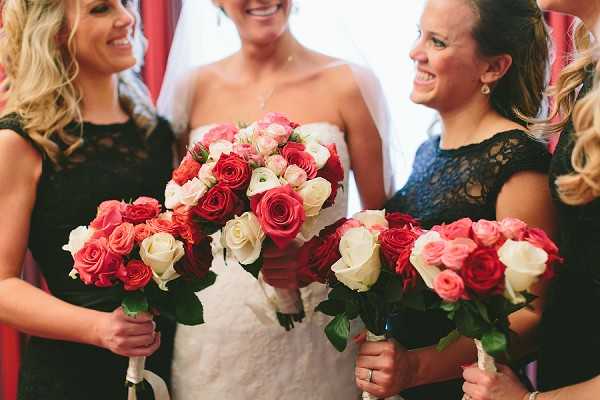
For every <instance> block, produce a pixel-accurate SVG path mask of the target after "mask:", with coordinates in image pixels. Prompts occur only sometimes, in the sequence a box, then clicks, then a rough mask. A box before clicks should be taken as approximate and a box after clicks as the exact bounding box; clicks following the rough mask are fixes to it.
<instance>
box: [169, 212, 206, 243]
mask: <svg viewBox="0 0 600 400" xmlns="http://www.w3.org/2000/svg"><path fill="white" fill-rule="evenodd" d="M172 218H173V222H175V223H176V224H177V226H178V227H179V236H180V237H181V238H182V239H183V240H185V241H186V242H187V243H192V244H195V243H198V242H199V241H200V240H201V239H202V237H203V235H202V232H201V231H200V229H199V228H198V226H197V225H196V224H195V223H194V221H192V211H191V209H190V208H188V207H185V206H181V207H177V208H176V209H175V210H173V216H172Z"/></svg>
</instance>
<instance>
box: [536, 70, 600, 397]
mask: <svg viewBox="0 0 600 400" xmlns="http://www.w3.org/2000/svg"><path fill="white" fill-rule="evenodd" d="M592 70H593V68H592ZM592 82H593V73H592V72H590V77H589V79H587V81H586V82H585V84H584V87H583V89H582V90H581V92H580V95H579V97H580V98H582V97H583V96H584V95H585V94H586V93H587V92H588V91H589V89H590V88H591V87H592ZM574 139H575V135H574V132H573V125H572V124H570V125H569V126H568V127H567V129H566V130H565V131H564V132H563V133H561V135H560V140H559V142H558V145H557V148H556V150H555V153H554V156H553V158H552V163H551V167H550V176H549V178H550V186H551V190H552V196H553V198H554V203H555V205H556V209H557V211H558V222H559V238H558V239H559V240H558V245H559V248H560V252H561V255H562V256H563V257H564V259H565V262H564V264H563V265H562V266H561V267H560V268H559V269H558V272H559V273H558V276H557V277H556V279H554V281H553V282H552V285H551V288H550V292H549V295H548V301H547V302H546V305H545V309H544V314H543V316H542V327H541V330H540V332H541V333H540V337H541V343H542V346H541V348H540V355H539V367H538V371H539V372H538V375H539V385H540V388H541V389H542V390H551V389H556V388H559V387H562V386H567V385H573V384H576V383H579V382H582V381H585V380H588V379H591V378H593V377H595V376H597V375H600V310H599V309H598V307H600V253H599V252H600V199H598V198H596V199H595V200H593V201H592V202H590V203H588V204H586V205H582V206H570V205H567V204H565V203H563V202H562V201H561V200H560V197H559V195H558V192H557V190H556V185H555V181H556V178H558V177H559V176H562V175H564V174H568V173H571V172H573V166H572V164H571V153H572V152H573V146H574V143H575V141H574ZM598 396H600V394H599V395H598Z"/></svg>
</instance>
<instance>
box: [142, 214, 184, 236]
mask: <svg viewBox="0 0 600 400" xmlns="http://www.w3.org/2000/svg"><path fill="white" fill-rule="evenodd" d="M146 225H147V226H148V229H150V230H151V231H152V232H154V233H158V232H165V233H168V234H170V235H173V236H176V235H177V232H178V231H179V225H177V223H175V222H173V221H172V220H171V219H167V218H161V217H158V218H153V219H151V220H148V221H147V222H146Z"/></svg>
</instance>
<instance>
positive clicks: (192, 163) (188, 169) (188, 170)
mask: <svg viewBox="0 0 600 400" xmlns="http://www.w3.org/2000/svg"><path fill="white" fill-rule="evenodd" d="M200 167H202V165H200V163H199V162H198V161H196V160H194V159H193V157H191V156H190V155H187V156H185V158H184V159H183V161H181V164H179V167H177V168H176V169H175V170H174V171H173V175H172V177H173V180H174V181H175V182H176V183H177V184H178V185H180V186H183V185H184V184H185V183H186V182H187V181H189V180H192V179H193V178H195V177H196V176H198V172H200Z"/></svg>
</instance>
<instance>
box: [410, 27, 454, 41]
mask: <svg viewBox="0 0 600 400" xmlns="http://www.w3.org/2000/svg"><path fill="white" fill-rule="evenodd" d="M417 28H418V29H419V30H420V31H422V30H423V29H422V28H421V25H417ZM428 32H429V33H430V34H431V35H434V36H440V37H442V38H444V39H449V38H450V37H449V36H448V35H444V34H443V33H440V32H436V31H428Z"/></svg>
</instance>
